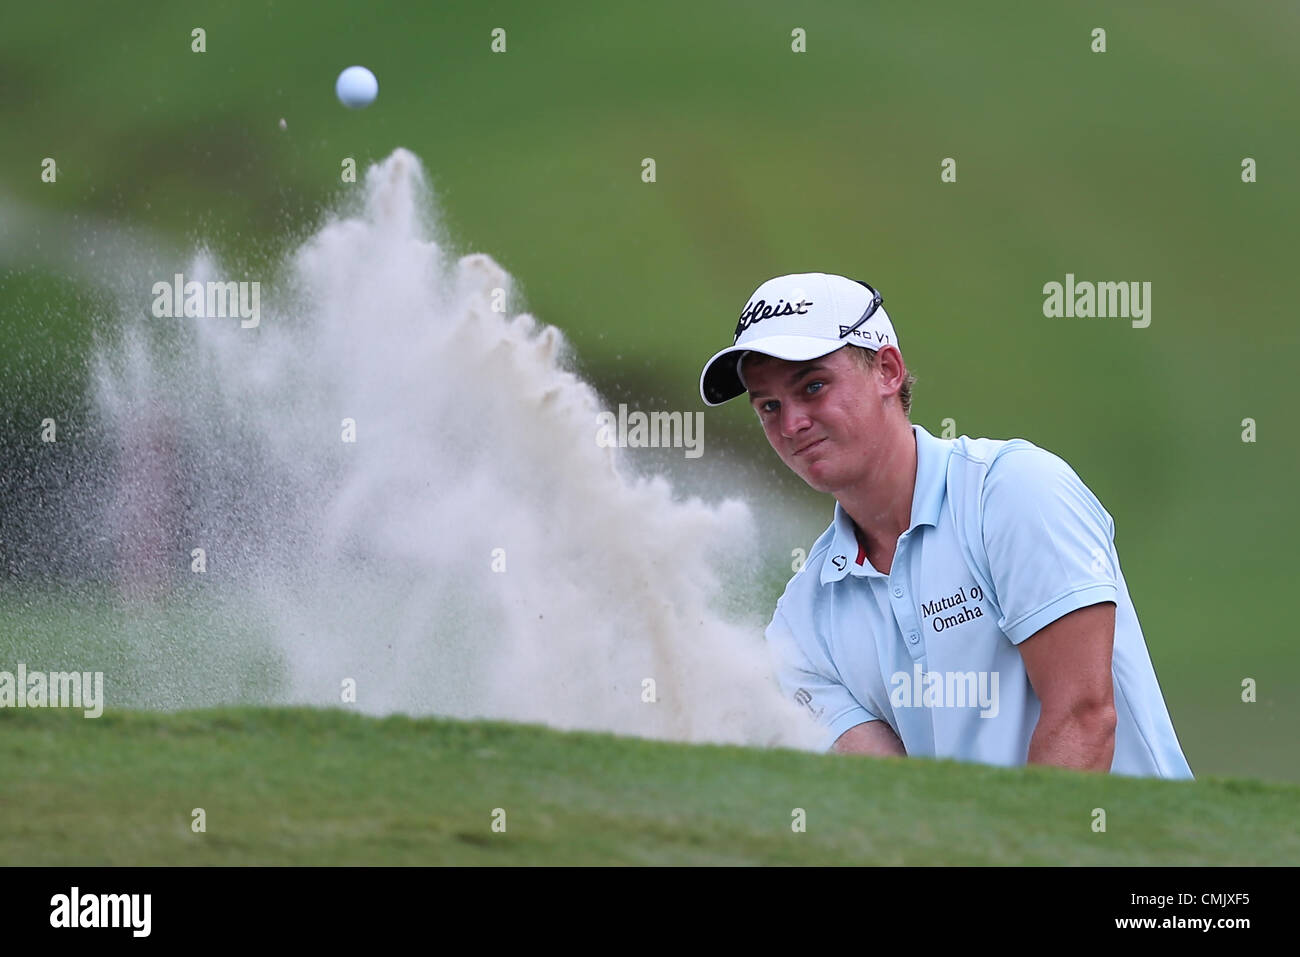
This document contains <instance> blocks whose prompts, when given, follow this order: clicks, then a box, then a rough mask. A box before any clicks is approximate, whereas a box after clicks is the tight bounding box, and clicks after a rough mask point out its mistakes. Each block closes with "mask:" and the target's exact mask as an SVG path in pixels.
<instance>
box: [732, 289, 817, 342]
mask: <svg viewBox="0 0 1300 957" xmlns="http://www.w3.org/2000/svg"><path fill="white" fill-rule="evenodd" d="M812 304H813V303H812V300H811V299H800V300H799V301H798V302H797V303H795V302H785V301H784V300H781V299H778V300H777V301H776V305H775V306H769V305H768V304H767V300H765V299H759V300H758V301H757V302H751V303H750V304H749V305H747V306H746V307H745V311H744V312H742V313H741V314H740V321H739V322H737V323H736V335H735V338H734V339H733V340H732V343H731V344H732V345H735V344H736V341H735V340H736V339H739V338H740V334H741V333H742V332H744V331H745V330H746V329H748V328H749V327H750V326H752V325H755V324H757V323H760V322H762V321H763V320H764V319H771V318H772V317H773V316H803V315H807V313H808V307H809V306H811V305H812Z"/></svg>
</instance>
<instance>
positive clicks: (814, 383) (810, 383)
mask: <svg viewBox="0 0 1300 957" xmlns="http://www.w3.org/2000/svg"><path fill="white" fill-rule="evenodd" d="M822 385H825V383H824V382H822V381H821V380H818V381H816V382H809V383H808V386H807V388H808V391H810V392H811V391H813V386H822Z"/></svg>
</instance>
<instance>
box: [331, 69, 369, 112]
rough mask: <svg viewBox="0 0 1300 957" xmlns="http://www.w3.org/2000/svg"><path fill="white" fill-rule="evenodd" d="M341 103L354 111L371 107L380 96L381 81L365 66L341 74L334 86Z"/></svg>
mask: <svg viewBox="0 0 1300 957" xmlns="http://www.w3.org/2000/svg"><path fill="white" fill-rule="evenodd" d="M334 92H335V93H336V94H337V95H338V98H339V102H340V103H342V104H343V105H344V106H346V107H349V108H351V109H354V110H359V109H361V108H362V107H363V106H369V105H370V104H371V103H373V102H375V97H376V96H378V95H379V81H378V80H376V79H375V75H374V74H373V73H371V72H370V71H369V70H367V69H366V68H365V67H363V66H350V67H348V68H347V69H346V70H344V71H343V72H342V73H340V74H339V78H338V81H337V82H336V83H335V84H334Z"/></svg>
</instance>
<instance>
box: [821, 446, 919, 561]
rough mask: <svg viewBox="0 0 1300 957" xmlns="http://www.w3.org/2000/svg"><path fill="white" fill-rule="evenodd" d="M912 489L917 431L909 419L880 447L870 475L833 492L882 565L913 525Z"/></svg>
mask: <svg viewBox="0 0 1300 957" xmlns="http://www.w3.org/2000/svg"><path fill="white" fill-rule="evenodd" d="M915 490H916V435H915V433H913V431H912V427H911V424H910V423H909V424H908V426H907V429H906V431H900V432H899V433H898V438H897V441H894V442H891V443H890V444H889V445H888V446H887V447H886V448H885V449H883V450H882V455H881V457H880V459H879V461H877V462H876V467H875V469H874V470H873V471H872V473H871V474H870V475H869V476H866V477H864V478H863V480H862V481H861V482H859V483H858V484H857V485H855V486H853V487H851V488H848V489H844V490H842V491H840V492H838V493H836V496H835V498H836V500H837V501H838V502H839V503H840V507H841V508H843V509H844V511H845V512H846V513H847V514H848V516H849V518H851V519H852V520H853V523H854V524H855V525H856V526H857V527H858V540H859V541H860V542H861V543H862V545H863V546H864V547H865V548H866V549H867V553H868V554H869V555H873V556H884V558H885V559H886V561H885V562H884V564H885V565H888V564H890V562H889V559H892V556H893V554H894V548H895V546H897V544H898V537H899V536H900V535H902V534H903V533H904V532H905V531H907V530H908V529H909V528H911V526H912V496H913V494H914V492H915ZM873 564H874V562H873ZM877 568H878V569H879V570H880V571H887V568H880V567H879V566H878V565H877Z"/></svg>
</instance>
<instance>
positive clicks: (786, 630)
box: [766, 604, 880, 750]
mask: <svg viewBox="0 0 1300 957" xmlns="http://www.w3.org/2000/svg"><path fill="white" fill-rule="evenodd" d="M766 634H767V647H768V651H769V652H770V654H771V656H772V661H773V665H774V666H775V668H776V676H777V681H778V682H779V684H780V685H781V691H782V693H783V694H785V695H786V696H787V697H788V698H790V699H791V700H792V701H794V703H795V704H797V705H799V706H800V707H801V708H803V709H804V710H805V711H807V712H808V713H809V714H810V715H811V716H812V718H813V719H814V720H815V721H816V722H817V723H818V724H819V725H821V727H822V728H823V729H824V731H825V736H824V739H823V741H822V748H823V750H827V749H829V748H830V747H831V745H833V744H834V743H835V740H836V739H837V738H838V737H839V736H840V735H842V734H843V733H844V732H845V731H847V730H849V728H852V727H855V726H857V725H859V724H862V723H863V722H865V721H878V720H880V718H879V716H878V715H875V714H872V713H871V712H870V711H868V710H867V709H866V708H864V707H862V704H861V702H859V701H858V699H857V698H856V697H854V695H853V693H852V692H851V691H849V689H848V688H846V687H845V686H844V685H843V683H842V682H841V681H840V680H839V677H838V673H837V672H836V670H835V667H834V665H833V664H832V663H831V662H830V660H829V659H828V658H827V657H826V655H825V654H824V653H823V652H821V651H820V649H819V648H817V647H810V646H809V645H808V644H807V643H806V642H803V641H801V640H800V639H799V638H798V637H797V636H796V635H795V632H794V630H793V629H792V628H791V627H790V623H789V621H787V620H786V617H785V614H784V613H783V612H782V611H781V606H780V605H779V604H778V605H777V608H776V613H775V614H774V615H773V616H772V623H771V624H770V625H768V626H767V632H766ZM832 676H834V677H832Z"/></svg>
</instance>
